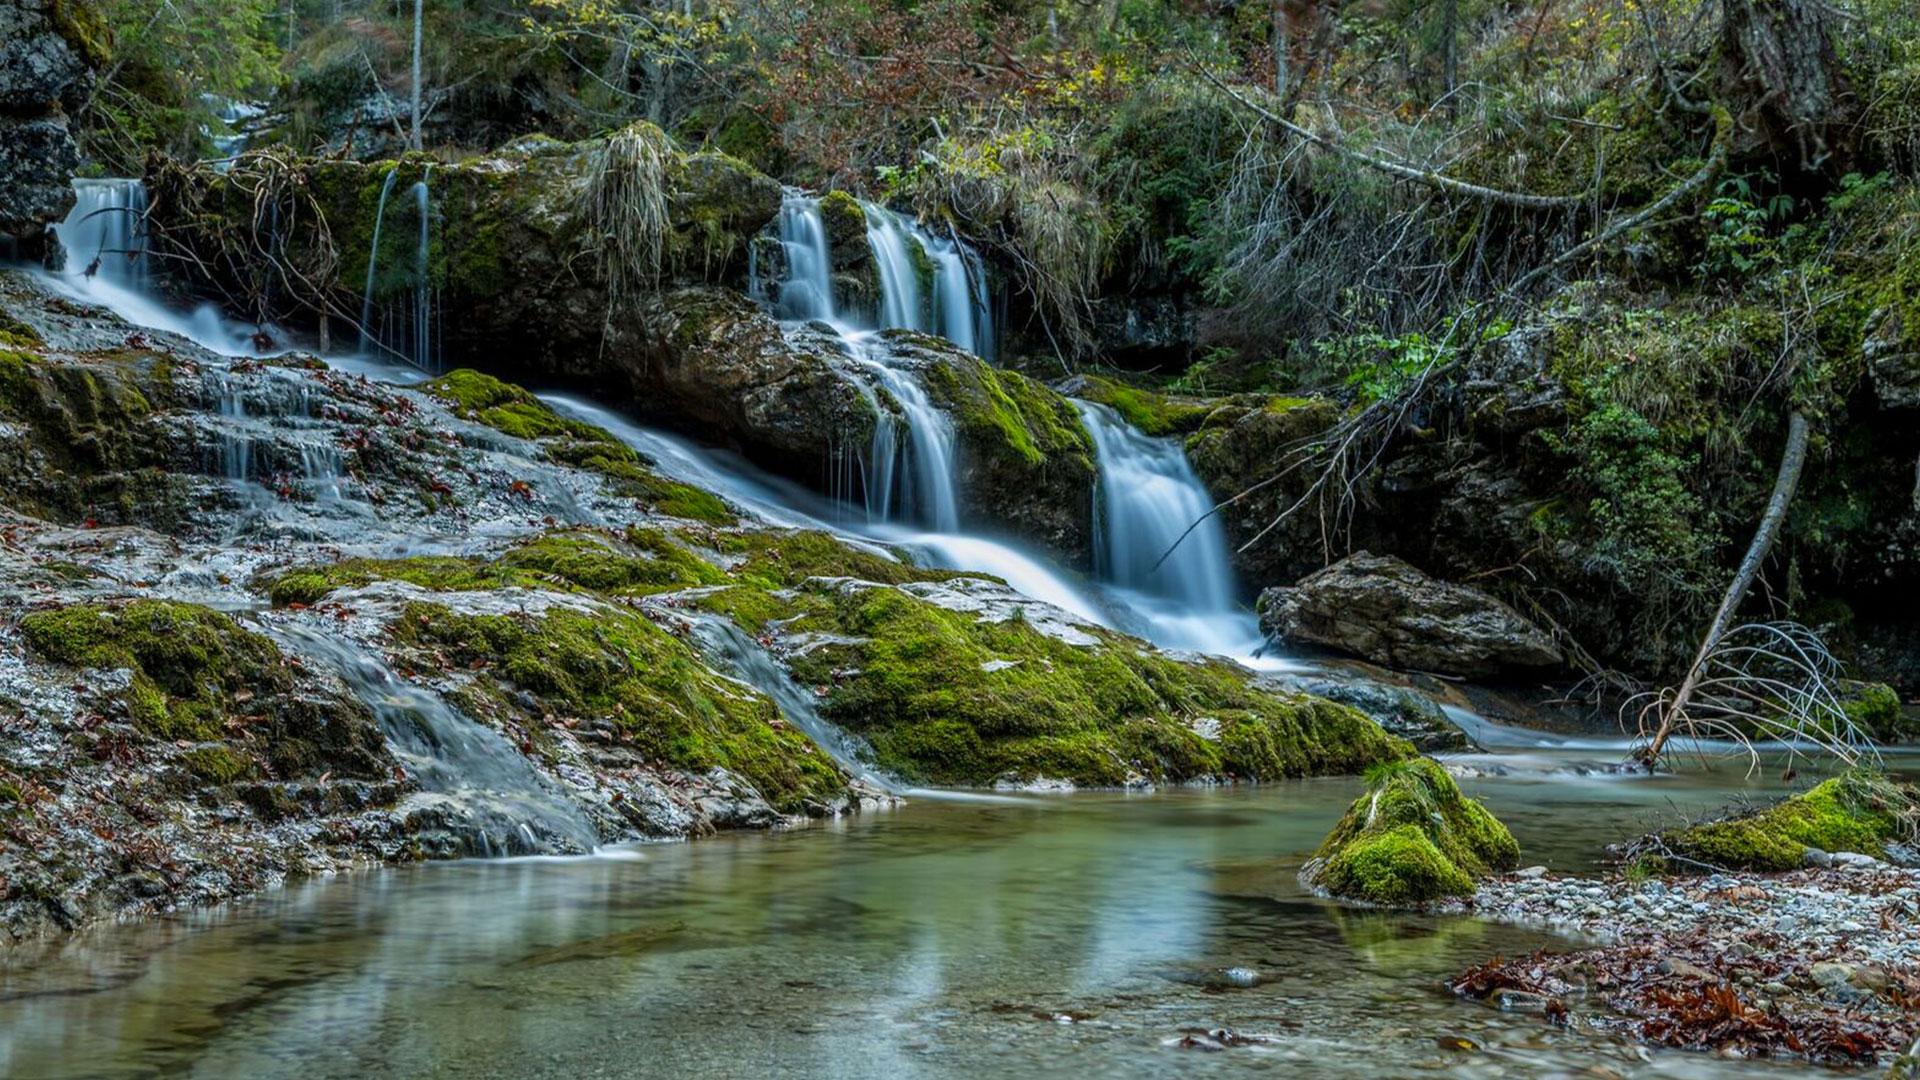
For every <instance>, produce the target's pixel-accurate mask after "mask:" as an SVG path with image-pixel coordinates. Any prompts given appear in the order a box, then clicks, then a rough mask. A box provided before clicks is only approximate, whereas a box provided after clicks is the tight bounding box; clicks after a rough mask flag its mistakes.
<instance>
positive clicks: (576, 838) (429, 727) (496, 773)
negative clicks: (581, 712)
mask: <svg viewBox="0 0 1920 1080" xmlns="http://www.w3.org/2000/svg"><path fill="white" fill-rule="evenodd" d="M268 631H269V633H270V634H271V635H272V636H273V637H274V638H275V640H277V641H278V642H279V643H280V645H281V646H282V647H283V648H285V649H287V650H288V651H289V652H291V653H293V654H295V655H297V656H300V657H302V658H304V659H306V660H309V661H312V662H314V663H316V664H319V665H323V666H324V667H327V668H330V669H332V670H333V671H334V672H335V673H337V674H338V675H339V676H340V679H341V681H343V682H344V683H345V684H346V686H347V688H348V689H349V690H350V691H351V692H352V693H353V694H354V696H355V697H357V698H359V699H360V701H361V702H362V703H364V704H365V705H366V706H367V708H368V709H370V710H372V712H373V715H374V718H375V719H376V720H378V721H379V724H380V729H381V731H382V733H383V734H385V735H386V738H387V743H388V746H389V747H390V748H391V749H392V751H393V754H394V756H395V757H397V758H399V759H400V761H401V763H402V765H403V766H404V767H405V768H406V770H407V774H408V776H409V777H410V778H411V779H412V780H413V781H414V782H415V783H417V784H418V785H419V787H420V791H421V793H420V794H418V795H416V796H414V797H413V798H412V800H410V804H409V805H408V806H407V807H406V808H405V809H406V810H407V811H408V812H409V814H410V815H411V816H412V817H413V818H414V819H415V821H416V823H418V824H419V825H421V826H424V827H423V828H422V829H421V830H420V832H421V834H422V836H423V837H426V838H433V837H435V834H438V839H439V841H440V842H441V843H442V844H444V845H445V850H442V851H440V852H438V854H442V855H470V856H479V857H482V858H490V857H496V856H503V855H550V854H562V855H581V854H587V853H590V852H592V851H593V850H594V849H595V848H596V847H598V846H599V842H600V838H599V832H598V831H597V830H596V829H595V828H594V826H593V823H592V822H591V821H589V820H588V819H587V816H586V814H585V813H584V812H582V810H581V809H580V807H579V806H578V805H576V804H575V803H573V802H572V801H570V800H569V799H568V798H567V797H566V796H565V795H563V794H561V793H560V792H559V791H557V790H555V787H554V785H553V783H552V781H550V780H548V779H546V778H545V777H543V776H542V775H541V774H540V773H539V772H538V771H537V770H535V769H534V767H533V766H532V765H531V764H529V763H528V761H527V759H526V758H525V757H524V756H523V755H522V754H521V753H520V751H519V750H517V749H515V748H514V746H513V744H511V743H509V742H508V741H507V740H506V738H505V737H504V736H502V735H501V734H500V733H499V732H497V731H495V730H493V729H492V728H489V727H486V726H485V725H483V724H480V723H477V722H476V721H474V720H472V719H471V718H469V717H467V716H466V715H465V714H463V713H461V712H460V711H459V710H457V709H455V708H453V707H452V706H451V705H448V704H447V703H446V701H445V700H443V699H442V698H441V697H440V696H439V695H438V694H434V693H430V692H428V691H426V690H424V689H422V688H420V687H418V686H415V685H414V684H412V683H410V682H407V681H406V680H404V679H402V678H401V677H400V676H399V675H397V674H396V673H395V672H394V671H393V670H392V668H390V667H389V666H388V665H387V663H386V661H384V660H382V659H381V658H380V657H378V656H376V655H375V654H374V653H373V652H372V650H370V649H367V648H365V647H363V646H361V645H358V644H356V643H354V642H352V641H350V640H348V639H346V638H344V637H342V636H338V635H334V634H323V633H320V632H319V631H317V630H314V629H311V628H309V627H306V626H303V625H300V624H298V623H295V622H276V623H274V624H273V625H272V626H270V627H269V628H268Z"/></svg>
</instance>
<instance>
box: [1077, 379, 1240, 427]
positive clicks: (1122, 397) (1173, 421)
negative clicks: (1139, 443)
mask: <svg viewBox="0 0 1920 1080" xmlns="http://www.w3.org/2000/svg"><path fill="white" fill-rule="evenodd" d="M1067 392H1068V393H1071V394H1073V395H1074V396H1075V397H1080V398H1085V399H1086V400H1088V401H1091V402H1095V403H1096V404H1100V405H1105V406H1107V407H1108V408H1110V409H1112V410H1113V411H1114V412H1117V413H1119V414H1120V417H1121V418H1122V419H1124V420H1125V421H1126V422H1127V423H1128V424H1130V425H1132V426H1133V427H1135V428H1137V429H1139V430H1140V432H1142V433H1143V434H1146V435H1152V436H1155V437H1157V438H1158V437H1165V436H1171V435H1191V434H1192V433H1194V432H1195V431H1198V430H1200V426H1201V425H1202V424H1203V423H1205V422H1206V419H1207V417H1208V416H1209V415H1211V414H1212V413H1213V411H1214V409H1215V408H1216V407H1217V404H1218V403H1215V402H1208V401H1202V400H1199V399H1194V398H1180V397H1173V396H1170V395H1167V394H1162V393H1158V392H1156V391H1153V390H1148V389H1144V388H1142V387H1138V386H1132V385H1129V384H1127V383H1123V382H1120V381H1119V380H1117V379H1108V378H1104V377H1102V376H1099V375H1085V376H1081V377H1080V378H1079V379H1077V380H1075V382H1074V385H1073V386H1072V387H1071V388H1070V389H1068V391H1067Z"/></svg>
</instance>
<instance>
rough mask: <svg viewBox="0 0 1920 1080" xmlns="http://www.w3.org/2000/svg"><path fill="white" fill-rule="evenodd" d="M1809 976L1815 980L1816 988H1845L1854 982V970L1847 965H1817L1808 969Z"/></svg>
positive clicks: (1827, 963)
mask: <svg viewBox="0 0 1920 1080" xmlns="http://www.w3.org/2000/svg"><path fill="white" fill-rule="evenodd" d="M1807 975H1808V976H1809V977H1811V978H1812V979H1813V981H1814V984H1815V985H1816V986H1819V987H1822V988H1824V989H1827V990H1831V989H1833V988H1834V987H1837V986H1845V985H1847V983H1849V982H1851V981H1852V980H1853V969H1852V968H1850V967H1848V966H1847V965H1845V964H1837V963H1832V962H1824V963H1818V964H1815V965H1813V966H1812V967H1811V968H1809V969H1807Z"/></svg>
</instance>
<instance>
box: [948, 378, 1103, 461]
mask: <svg viewBox="0 0 1920 1080" xmlns="http://www.w3.org/2000/svg"><path fill="white" fill-rule="evenodd" d="M924 370H925V375H926V379H927V383H928V389H929V390H931V391H933V392H934V393H935V394H936V396H937V397H939V398H941V399H942V400H943V401H944V403H945V404H946V405H947V406H948V408H949V409H950V410H951V411H952V413H953V416H954V421H955V426H956V427H957V428H958V429H959V432H960V435H961V438H962V439H963V440H965V441H966V442H967V443H968V444H969V445H970V446H971V447H973V448H974V450H975V451H976V452H978V453H981V454H985V455H988V456H990V457H994V458H1011V459H1013V461H1012V463H1013V464H1017V465H1024V466H1026V467H1029V468H1039V467H1044V466H1046V465H1047V464H1048V463H1049V462H1050V461H1051V460H1052V459H1053V458H1055V457H1056V456H1058V455H1066V454H1072V455H1078V456H1080V457H1082V458H1085V459H1086V460H1088V461H1090V460H1091V455H1092V453H1093V437H1092V436H1090V435H1088V434H1087V431H1086V429H1085V428H1084V427H1083V426H1081V423H1080V416H1079V414H1078V413H1076V412H1075V411H1074V409H1073V406H1072V405H1071V404H1070V403H1069V402H1068V401H1067V400H1066V399H1065V398H1063V397H1061V396H1060V395H1058V394H1056V393H1054V392H1053V391H1051V390H1048V389H1047V388H1046V387H1044V386H1042V385H1040V384H1039V383H1038V382H1035V381H1034V380H1032V379H1029V378H1027V377H1026V376H1024V375H1021V374H1019V373H1017V372H1012V371H1000V370H997V369H995V368H992V367H989V366H987V365H986V364H984V363H978V362H975V363H945V364H933V365H929V366H928V367H927V368H926V369H924Z"/></svg>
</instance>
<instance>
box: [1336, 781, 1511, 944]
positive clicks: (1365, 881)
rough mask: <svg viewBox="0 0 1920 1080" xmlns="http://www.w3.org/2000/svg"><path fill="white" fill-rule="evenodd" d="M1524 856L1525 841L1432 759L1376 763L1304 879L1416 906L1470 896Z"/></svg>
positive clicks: (1349, 894) (1355, 896)
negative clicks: (1520, 842)
mask: <svg viewBox="0 0 1920 1080" xmlns="http://www.w3.org/2000/svg"><path fill="white" fill-rule="evenodd" d="M1519 863H1520V846H1519V845H1518V844H1516V843H1515V842H1514V839H1513V835H1512V834H1511V833H1509V832H1508V831H1507V828H1506V826H1504V825H1502V824H1500V822H1499V821H1498V820H1496V819H1495V818H1494V816H1493V815H1492V814H1490V813H1488V812H1487V810H1486V808H1485V807H1483V806H1481V805H1480V804H1479V803H1478V802H1476V801H1474V800H1473V799H1470V798H1467V797H1466V795H1464V794H1462V793H1461V791H1460V786H1459V785H1458V784H1456V783H1454V780H1453V777H1451V776H1449V775H1448V774H1447V771H1446V770H1445V769H1443V768H1441V767H1440V766H1439V765H1438V764H1436V763H1434V762H1433V761H1431V760H1428V759H1426V758H1414V759H1411V760H1408V761H1399V762H1394V763H1392V764H1388V765H1382V766H1378V767H1376V768H1375V769H1374V770H1372V771H1371V772H1369V774H1368V777H1367V793H1366V794H1364V795H1362V796H1361V797H1360V798H1359V799H1357V800H1355V801H1354V804H1353V805H1352V806H1351V807H1349V808H1348V809H1347V813H1346V816H1345V817H1342V818H1341V819H1340V823H1339V824H1338V825H1336V826H1334V829H1333V832H1332V833H1330V834H1328V836H1327V839H1326V840H1325V841H1324V842H1323V843H1321V845H1320V850H1319V851H1318V852H1317V853H1316V854H1315V855H1314V857H1313V859H1312V860H1311V861H1309V862H1308V863H1307V865H1306V867H1305V868H1304V869H1302V871H1301V878H1302V880H1304V881H1305V882H1307V884H1309V885H1311V886H1312V887H1314V888H1316V889H1324V890H1325V891H1326V892H1328V893H1330V894H1332V895H1334V896H1337V897H1341V898H1342V899H1347V900H1359V901H1363V902H1365V903H1369V904H1379V905H1382V906H1385V907H1410V906H1418V905H1421V904H1426V903H1430V902H1432V901H1435V900H1441V899H1445V898H1448V897H1460V896H1468V895H1471V894H1472V892H1473V889H1474V882H1475V880H1477V879H1478V878H1481V877H1483V876H1485V875H1487V874H1488V873H1491V872H1494V871H1502V870H1511V869H1513V868H1514V867H1516V866H1518V865H1519Z"/></svg>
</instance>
